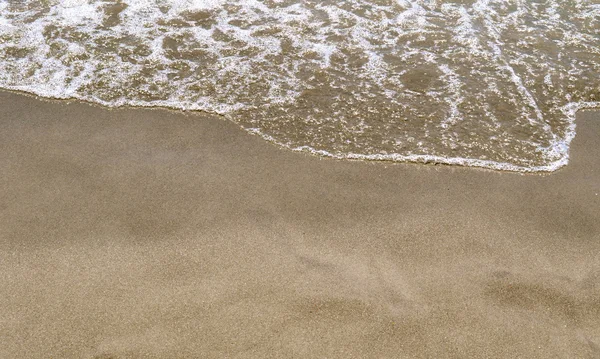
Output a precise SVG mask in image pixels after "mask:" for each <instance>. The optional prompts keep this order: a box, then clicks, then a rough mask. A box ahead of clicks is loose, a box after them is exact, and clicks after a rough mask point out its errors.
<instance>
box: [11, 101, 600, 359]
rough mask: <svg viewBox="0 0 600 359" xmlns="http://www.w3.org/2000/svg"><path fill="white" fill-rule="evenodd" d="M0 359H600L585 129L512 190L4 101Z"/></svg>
mask: <svg viewBox="0 0 600 359" xmlns="http://www.w3.org/2000/svg"><path fill="white" fill-rule="evenodd" d="M0 108H1V109H2V111H1V113H2V114H1V115H0V153H1V155H0V173H1V174H2V175H1V176H0V343H2V345H0V358H96V359H99V358H103V359H108V358H288V357H294V358H325V357H327V358H351V357H355V358H475V357H477V358H517V357H521V358H599V357H600V210H599V209H600V176H599V175H600V156H599V155H598V153H599V151H600V113H598V112H581V113H580V114H579V116H578V135H577V137H576V138H575V140H574V142H573V145H572V148H571V149H572V151H571V163H570V164H569V166H567V167H565V168H563V169H561V170H559V171H558V172H556V173H553V174H551V175H522V174H516V173H501V172H495V171H489V170H480V169H473V168H461V167H450V166H433V165H414V164H389V163H367V162H356V161H337V160H331V159H321V158H318V157H314V156H310V155H306V154H302V153H294V152H291V151H287V150H284V149H281V148H278V147H276V146H274V145H272V144H269V143H267V142H265V141H263V140H262V139H260V138H259V137H257V136H252V135H249V134H247V133H245V132H244V131H242V130H241V129H239V128H238V127H237V126H236V125H235V124H233V123H230V122H228V121H225V120H223V119H221V118H218V117H216V116H210V115H198V114H183V113H177V112H174V111H167V110H151V109H113V110H109V109H105V108H101V107H98V106H93V105H88V104H83V103H78V102H71V103H69V102H66V101H45V100H39V99H36V98H34V97H31V96H25V95H21V94H14V93H7V92H0Z"/></svg>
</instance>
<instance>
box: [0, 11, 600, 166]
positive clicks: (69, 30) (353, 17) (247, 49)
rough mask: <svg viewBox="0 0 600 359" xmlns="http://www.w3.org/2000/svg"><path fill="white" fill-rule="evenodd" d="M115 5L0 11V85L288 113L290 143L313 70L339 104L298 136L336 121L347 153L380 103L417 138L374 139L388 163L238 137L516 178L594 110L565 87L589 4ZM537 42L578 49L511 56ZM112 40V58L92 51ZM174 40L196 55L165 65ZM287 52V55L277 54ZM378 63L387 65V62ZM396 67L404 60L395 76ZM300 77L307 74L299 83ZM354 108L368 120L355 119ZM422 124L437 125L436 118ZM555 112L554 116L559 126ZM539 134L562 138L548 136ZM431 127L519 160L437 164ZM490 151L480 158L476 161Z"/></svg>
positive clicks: (549, 162) (579, 73) (284, 139)
mask: <svg viewBox="0 0 600 359" xmlns="http://www.w3.org/2000/svg"><path fill="white" fill-rule="evenodd" d="M123 2H124V3H125V4H126V5H127V6H126V7H125V8H124V9H123V11H122V12H121V13H120V14H119V19H120V23H118V24H112V25H111V27H110V28H106V27H104V25H103V22H104V21H105V20H106V17H107V16H108V15H107V14H105V13H104V8H105V7H106V5H107V3H106V2H105V1H99V0H62V1H59V0H49V1H48V2H46V3H47V4H48V5H49V6H48V7H47V9H48V10H40V9H42V7H40V6H39V4H37V3H36V2H35V1H33V0H23V1H22V2H19V3H17V4H16V5H15V4H11V3H10V2H0V39H3V40H4V41H0V56H2V57H0V87H3V88H7V89H14V90H21V91H27V92H32V93H36V94H38V95H41V96H46V97H54V98H78V99H82V100H87V101H93V102H96V103H100V104H103V105H106V106H123V105H130V106H166V107H171V108H176V109H182V110H202V111H209V112H216V113H220V114H225V115H228V116H229V117H230V118H232V119H233V120H235V121H239V122H243V121H245V120H244V119H243V118H242V117H239V118H238V117H236V116H235V113H236V112H237V111H240V110H244V111H250V112H251V111H259V110H262V109H265V108H277V107H283V108H285V109H286V111H289V113H290V114H291V115H290V116H289V117H285V116H283V117H278V118H273V119H271V120H272V121H280V122H281V126H279V127H280V128H288V130H289V131H292V132H293V131H295V128H296V126H287V127H286V126H285V125H286V124H285V121H288V120H289V119H290V118H294V117H293V116H292V115H293V114H294V105H295V103H296V102H297V101H298V99H299V97H300V96H302V94H303V93H305V92H306V91H307V90H318V88H315V85H314V83H313V82H312V81H313V80H315V78H316V77H317V75H316V74H317V72H318V71H319V75H318V77H319V78H321V79H326V80H327V81H329V86H331V88H332V89H337V90H339V91H340V93H344V92H345V93H351V96H346V97H339V96H338V97H336V98H332V99H331V101H333V102H336V101H337V102H336V103H335V105H338V109H336V110H332V109H331V108H315V109H314V111H312V112H311V114H310V115H308V117H309V118H304V119H301V120H302V121H305V122H306V123H308V124H310V126H321V127H320V128H322V129H325V128H328V127H331V128H336V126H335V125H334V124H337V125H339V126H338V127H337V128H341V129H342V130H341V131H342V132H344V133H346V134H347V135H348V136H347V137H348V138H346V139H345V140H344V143H345V144H352V141H374V140H373V139H374V138H379V137H380V136H379V135H378V136H373V137H372V138H368V137H367V135H368V134H369V133H370V132H369V131H370V130H373V131H375V130H376V129H377V128H379V127H377V126H380V124H381V122H382V121H387V120H388V119H386V118H376V117H373V114H383V113H389V111H388V112H386V111H385V110H386V109H383V108H378V107H377V106H372V105H370V104H369V103H368V101H372V99H379V100H382V99H383V100H385V101H384V103H387V104H393V105H394V106H397V110H398V111H400V112H402V113H406V114H408V115H407V116H409V115H410V116H412V117H411V118H407V120H410V121H408V122H410V123H411V126H417V125H418V124H419V122H418V121H412V118H413V117H414V118H418V119H423V126H425V127H423V128H417V127H412V128H411V127H408V126H407V128H406V131H409V132H410V131H413V132H411V133H410V134H408V135H407V137H408V138H417V140H416V141H414V142H406V141H403V140H401V139H399V138H400V137H393V138H386V137H385V136H386V135H387V134H383V136H384V141H387V142H388V143H396V144H397V146H398V149H397V150H398V151H399V152H398V153H385V154H383V153H381V154H380V153H378V151H377V148H378V145H380V144H378V143H376V142H373V143H371V142H369V143H366V144H364V143H356V145H357V147H359V148H369V150H368V151H366V150H365V151H364V153H363V154H361V153H355V152H351V151H349V150H341V149H339V150H337V151H336V150H335V149H331V151H329V150H321V149H317V148H322V146H321V147H319V146H316V145H315V146H310V145H309V144H311V143H313V142H314V141H317V140H316V139H317V138H320V137H319V136H321V135H319V134H318V132H319V130H318V127H315V129H314V130H312V131H313V132H312V134H314V136H315V137H314V138H310V136H309V135H311V133H310V132H307V133H303V135H302V136H305V137H306V143H304V144H302V143H296V142H294V141H292V140H291V139H292V138H298V137H302V136H296V135H295V134H294V133H292V132H290V133H289V134H287V135H286V133H285V131H281V132H278V133H276V134H275V133H272V134H269V133H267V131H266V130H265V129H262V128H261V127H260V126H259V127H251V128H257V129H256V130H255V131H254V130H253V131H254V132H257V133H260V134H261V136H263V137H265V138H268V137H269V136H271V137H272V141H273V142H277V143H279V144H282V145H285V146H287V147H290V148H292V149H294V150H306V151H310V152H313V153H319V154H322V155H327V156H331V157H336V158H363V159H372V160H393V161H417V162H437V163H449V164H463V165H469V166H480V167H488V168H496V169H504V170H519V171H542V170H547V169H549V168H558V167H560V166H561V165H563V164H564V163H566V161H567V160H568V146H569V143H570V141H571V139H572V136H574V112H572V109H573V108H575V109H579V108H582V106H583V107H585V106H592V105H593V104H596V103H595V102H574V101H573V98H580V96H579V95H580V94H579V95H578V94H572V93H570V92H569V90H568V89H569V88H572V86H571V84H572V83H573V82H574V81H575V80H576V79H577V78H578V77H585V76H588V75H586V74H589V73H594V71H596V72H595V73H598V72H597V71H598V70H600V65H599V64H598V61H594V60H593V58H594V56H596V59H597V58H598V56H600V47H599V44H598V41H597V40H598V39H597V34H595V33H594V31H595V29H596V30H597V26H598V25H597V23H598V18H599V17H598V14H600V7H599V6H598V5H597V4H594V1H593V0H577V1H574V0H573V1H571V0H567V1H565V2H559V1H557V0H542V2H543V4H544V5H545V6H537V5H536V4H530V3H528V2H526V1H512V2H510V5H511V6H510V7H509V6H508V5H509V4H508V3H507V2H506V1H504V0H477V1H475V2H474V3H473V4H469V3H468V2H466V3H464V4H456V3H442V2H440V1H433V0H432V1H426V0H396V1H393V0H390V1H376V2H375V1H372V2H371V1H370V0H348V1H344V2H337V3H336V2H333V3H332V2H313V1H306V2H297V3H294V4H292V5H287V3H286V2H284V1H270V2H269V3H268V4H267V3H266V2H263V1H259V0H244V1H242V0H233V1H224V0H173V1H169V2H163V1H159V0H125V1H123ZM36 4H37V5H36ZM564 6H571V7H572V10H570V11H571V13H570V19H563V18H561V16H560V13H561V11H562V7H564ZM236 9H237V10H236ZM38 10H40V11H46V13H39V11H38ZM194 12H203V13H204V15H206V16H209V17H210V19H206V20H205V22H204V23H203V24H202V26H196V24H195V23H194V21H193V20H189V21H188V16H189V15H190V14H191V13H194ZM200 15H202V14H200ZM200 18H202V16H200ZM526 18H528V19H532V20H526ZM32 19H33V20H32ZM571 20H572V21H573V22H572V23H571V22H568V21H571ZM528 21H532V22H533V24H529V23H528ZM482 27H483V31H482ZM52 29H54V30H52ZM510 31H513V32H518V31H521V32H522V33H523V34H525V36H521V38H520V40H519V41H518V44H516V45H515V44H514V43H510V42H508V41H506V38H505V37H506V34H507V32H510ZM546 32H547V33H548V34H549V35H548V36H556V34H561V36H562V37H560V38H558V39H553V40H552V41H554V42H555V43H556V44H557V45H559V47H560V48H565V49H567V48H576V49H577V51H576V52H572V53H566V52H564V51H559V53H558V54H553V53H546V52H544V51H546V49H543V48H542V49H541V50H539V51H538V52H537V53H536V56H539V61H538V60H537V58H533V57H531V56H530V55H529V54H528V53H527V50H523V51H521V50H520V48H519V47H518V46H522V47H527V46H536V44H537V43H536V41H537V40H536V39H537V38H539V39H541V41H545V40H547V39H546V38H544V36H545V34H546ZM430 36H431V39H433V40H430V38H429V37H430ZM536 37H537V38H536ZM5 39H10V40H5ZM111 43H120V46H118V48H114V46H113V45H110V46H113V48H103V46H104V45H105V44H111ZM171 43H175V46H179V49H180V50H181V51H182V52H185V51H187V52H188V53H190V54H191V53H193V54H196V53H197V54H200V55H198V56H199V58H198V59H196V58H193V57H190V56H189V55H186V57H183V58H182V57H181V56H179V57H178V56H172V51H173V49H172V48H170V47H169V46H173V45H172V44H171ZM432 44H433V45H432ZM167 45H168V46H167ZM290 47H291V48H294V49H295V50H294V51H290ZM146 49H147V52H146ZM520 51H521V52H520ZM565 51H566V50H565ZM584 52H587V53H585V54H584V55H582V56H581V57H580V58H577V57H574V59H573V61H572V62H571V63H570V64H564V61H561V59H564V58H566V57H567V56H569V57H571V56H577V54H579V53H584ZM10 54H16V55H10ZM138 54H142V55H138ZM388 56H391V57H393V58H395V59H396V60H389V59H388ZM528 56H529V57H528ZM131 57H133V59H132V58H131ZM554 57H557V60H554ZM589 59H592V60H589ZM390 61H392V62H390ZM393 61H396V62H395V63H394V62H393ZM398 61H403V62H404V63H403V64H402V66H399V64H398V63H397V62H398ZM420 67H424V68H436V69H438V70H439V73H440V74H441V75H440V78H439V79H438V80H441V83H443V85H442V86H440V87H438V88H436V89H425V90H424V91H421V90H422V89H419V88H411V87H410V85H409V84H408V83H406V82H405V81H404V80H403V78H402V76H409V75H410V74H411V71H413V70H415V71H417V70H418V69H419V68H420ZM185 68H187V70H182V69H185ZM310 71H312V72H313V75H312V77H311V76H309V75H307V73H310ZM180 72H181V74H180ZM409 77H410V76H409ZM474 81H476V82H479V83H482V84H485V86H484V87H485V90H484V91H482V92H476V91H474V90H473V88H471V87H470V86H471V85H469V84H470V83H472V82H474ZM589 81H590V86H594V85H598V86H600V85H599V84H598V79H589ZM438 82H439V81H438ZM432 83H437V82H436V81H433V82H432ZM541 85H543V86H546V87H547V88H546V89H545V92H544V94H545V96H546V97H547V98H545V99H543V101H542V100H540V98H539V96H540V94H539V93H538V92H536V89H535V87H536V86H541ZM436 86H437V85H436ZM569 86H571V87H569ZM548 88H551V91H550V90H548ZM350 89H352V90H350ZM588 92H589V91H588ZM577 96H579V97H577ZM488 97H489V98H492V97H493V98H494V101H498V99H500V100H501V101H504V102H506V103H508V104H510V109H509V110H506V109H505V110H502V111H510V113H509V114H508V115H507V114H506V113H503V112H501V111H500V112H498V111H499V110H498V109H496V108H495V107H494V106H493V105H492V102H491V101H490V102H487V101H488ZM342 98H344V99H343V100H342ZM474 98H477V101H479V102H480V104H479V105H473V103H475V102H477V101H473V99H474ZM383 100H382V101H383ZM467 100H469V101H467ZM343 101H350V102H348V103H342V102H343ZM386 101H387V102H386ZM426 101H429V102H428V103H429V104H430V106H429V107H423V108H422V110H419V111H422V112H416V113H415V112H410V110H411V109H413V108H416V109H418V108H420V107H419V106H421V104H422V103H423V102H426ZM590 104H591V105H590ZM331 105H333V104H331ZM353 106H354V107H353ZM594 106H595V105H594ZM431 107H435V109H437V112H436V111H433V110H432V109H431ZM359 108H364V109H368V110H365V112H360V111H359V110H358V109H359ZM342 109H343V110H342ZM464 109H466V110H464ZM557 109H559V110H557ZM361 111H362V110H361ZM415 111H416V110H415ZM428 111H430V112H428ZM476 111H482V112H483V113H484V114H485V118H480V119H477V118H473V117H472V116H471V113H472V112H473V113H474V112H476ZM392 112H393V111H392ZM434 113H441V114H443V115H442V116H438V117H433V116H434V115H433V114H434ZM556 113H562V116H563V117H561V118H558V117H556V116H557V115H556ZM369 116H371V117H369ZM382 116H383V115H382ZM470 116H471V117H470ZM390 121H391V119H390ZM394 121H396V122H394V123H395V125H394V126H400V125H398V124H399V123H401V122H398V121H397V119H396V120H394ZM411 121H412V122H411ZM507 121H515V123H513V124H511V123H507ZM256 122H257V123H258V122H260V121H258V120H257V121H256ZM408 122H407V123H408ZM521 122H523V123H521ZM525 122H527V123H525ZM550 123H553V124H556V123H558V124H559V126H557V127H551V126H550ZM467 124H468V126H473V128H472V129H471V132H474V133H484V132H485V133H488V132H489V138H490V141H492V142H490V144H489V146H487V147H485V146H481V145H480V144H477V143H475V142H473V141H474V140H470V137H469V136H470V135H468V132H469V131H462V132H461V133H458V134H457V132H456V131H455V128H454V127H456V126H463V127H464V126H467ZM513 125H514V126H515V127H519V126H520V128H521V129H523V131H525V130H527V131H530V132H531V138H526V139H521V138H518V136H512V135H511V134H510V131H511V128H512V127H511V126H513ZM427 126H430V127H427ZM267 127H268V126H267ZM300 127H302V126H300ZM387 127H390V125H388V126H387ZM311 128H312V127H311ZM381 128H386V126H382V127H381ZM399 130H402V129H399ZM432 130H435V131H437V133H439V136H440V139H439V140H440V141H442V142H443V143H444V144H445V145H447V146H449V148H451V149H452V151H459V152H460V150H461V148H463V147H464V148H470V147H469V146H471V147H472V146H480V147H481V150H482V151H484V150H485V151H487V148H488V147H494V146H497V147H498V148H500V147H503V148H509V147H510V146H516V147H518V148H519V149H520V150H521V151H522V153H523V157H518V156H517V157H512V158H511V159H510V160H511V161H512V162H502V161H488V160H482V159H469V158H468V157H466V156H463V157H461V156H454V157H453V156H452V155H450V154H446V155H439V153H437V152H435V151H437V150H435V151H434V150H431V149H430V147H426V146H427V143H428V141H431V139H430V138H429V136H431V133H434V132H435V131H432ZM486 131H487V132H486ZM391 132H394V131H391ZM400 132H401V131H400ZM463 134H465V135H463ZM331 135H332V137H335V135H337V134H331ZM390 136H396V135H392V134H390ZM419 136H423V138H418V137H419ZM460 136H463V137H462V138H461V137H460ZM351 138H352V139H351ZM426 138H427V141H425V139H426ZM493 141H497V142H493ZM500 141H504V142H500ZM419 143H421V144H419ZM411 146H412V147H411ZM461 146H462V147H461ZM340 148H345V147H340ZM407 148H408V150H407ZM532 148H533V150H531V149H532ZM344 151H346V152H344ZM411 151H412V153H422V154H420V155H415V154H411V153H409V152H411ZM427 151H433V152H432V153H427ZM498 151H500V152H501V151H504V150H503V149H498ZM527 151H530V152H531V151H533V152H536V153H533V154H532V153H528V152H527ZM380 152H381V151H380ZM492 152H493V151H492ZM450 153H454V152H450ZM540 154H541V159H539V158H538V159H536V160H535V161H537V162H535V163H538V164H539V165H529V164H528V163H530V162H528V161H530V158H529V157H527V156H538V155H540ZM488 155H493V153H491V154H486V155H485V156H488ZM505 157H506V158H508V157H507V156H505ZM538 157H539V156H538ZM532 161H533V160H532ZM531 163H533V162H531ZM540 163H542V164H540Z"/></svg>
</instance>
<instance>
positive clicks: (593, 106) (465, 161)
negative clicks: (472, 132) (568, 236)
mask: <svg viewBox="0 0 600 359" xmlns="http://www.w3.org/2000/svg"><path fill="white" fill-rule="evenodd" d="M0 92H6V93H14V94H17V95H23V96H31V97H32V98H35V99H37V100H41V101H58V102H62V101H65V102H66V103H71V102H73V101H77V102H80V103H84V104H88V105H91V106H99V107H100V108H105V109H109V110H113V109H114V110H118V109H137V108H139V109H156V110H164V111H173V112H175V113H181V114H185V115H193V116H199V117H202V116H215V117H219V118H221V119H223V120H225V121H229V122H232V123H234V124H235V125H236V126H237V127H239V128H240V129H242V130H243V131H244V132H246V133H248V134H250V135H254V136H258V137H260V138H262V139H263V140H264V141H266V142H269V143H271V144H273V145H275V146H277V147H280V148H282V149H285V150H288V151H292V152H301V153H305V154H309V155H312V156H316V157H321V158H331V159H335V160H342V161H367V162H386V163H400V164H402V163H413V164H419V165H435V166H437V165H444V166H460V167H467V168H481V169H486V170H492V171H502V172H516V173H523V174H530V173H531V174H546V173H548V174H551V173H553V172H556V171H558V170H560V169H561V168H563V167H565V166H568V165H569V160H570V147H571V142H572V141H573V138H574V137H575V136H576V135H577V133H576V129H575V128H576V124H575V120H576V118H577V115H578V113H581V112H585V111H598V112H600V102H589V101H588V102H569V103H567V104H566V105H564V106H563V107H562V111H563V113H565V116H567V117H569V118H570V117H572V121H570V122H571V123H570V125H569V128H570V130H569V134H568V135H567V137H566V138H565V141H566V147H567V149H566V155H564V156H563V157H562V158H561V159H559V160H556V161H554V162H552V163H550V164H547V165H544V166H537V167H523V166H519V165H515V164H512V163H508V162H495V161H488V160H481V159H473V158H463V157H439V156H435V155H411V156H409V157H407V156H404V155H398V154H396V153H394V154H369V155H365V154H360V153H358V154H357V153H345V154H339V153H330V152H327V151H323V150H315V149H313V148H312V147H309V146H301V147H295V148H292V147H289V146H287V145H286V144H284V143H281V142H279V141H277V140H276V139H275V138H273V137H271V136H270V135H268V134H263V133H262V132H260V130H256V129H252V128H248V129H247V128H244V127H243V126H241V125H239V124H238V123H237V122H235V121H233V120H232V119H229V118H228V114H220V113H211V112H206V111H203V110H194V109H192V110H186V109H180V108H175V107H169V106H163V105H156V106H154V105H152V106H147V105H143V104H137V105H118V106H111V105H109V104H107V103H102V102H99V101H92V100H88V99H81V98H77V97H69V98H55V97H44V96H41V95H38V94H36V93H34V92H30V91H26V90H19V89H0ZM567 114H568V115H567ZM561 145H564V144H559V145H558V149H555V150H558V151H562V150H561V149H560V147H561ZM556 146H557V145H556V144H555V146H554V147H556Z"/></svg>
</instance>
